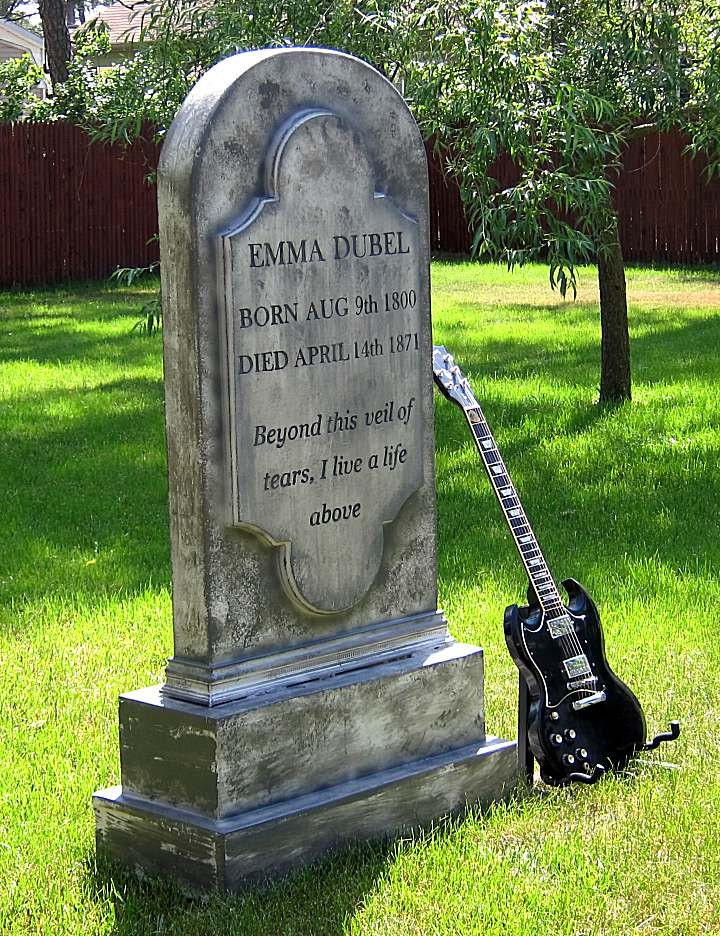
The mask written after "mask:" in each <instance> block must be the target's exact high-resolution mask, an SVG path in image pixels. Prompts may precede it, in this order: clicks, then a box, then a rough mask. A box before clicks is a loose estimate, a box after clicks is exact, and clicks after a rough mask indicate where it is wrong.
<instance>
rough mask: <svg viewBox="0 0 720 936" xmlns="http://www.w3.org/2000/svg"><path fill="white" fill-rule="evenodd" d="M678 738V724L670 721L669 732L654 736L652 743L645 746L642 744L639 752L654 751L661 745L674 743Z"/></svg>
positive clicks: (649, 742)
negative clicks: (669, 742)
mask: <svg viewBox="0 0 720 936" xmlns="http://www.w3.org/2000/svg"><path fill="white" fill-rule="evenodd" d="M679 737H680V722H679V721H671V722H670V731H661V732H660V734H656V735H655V737H654V738H653V739H652V741H648V742H647V744H643V746H642V747H641V748H640V750H641V751H654V750H655V748H656V747H659V746H660V745H661V744H665V743H666V742H668V741H676V740H677V739H678V738H679Z"/></svg>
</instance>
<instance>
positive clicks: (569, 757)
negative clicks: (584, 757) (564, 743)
mask: <svg viewBox="0 0 720 936" xmlns="http://www.w3.org/2000/svg"><path fill="white" fill-rule="evenodd" d="M562 762H563V764H566V765H567V766H568V767H572V765H573V764H574V763H575V757H574V755H573V754H563V757H562Z"/></svg>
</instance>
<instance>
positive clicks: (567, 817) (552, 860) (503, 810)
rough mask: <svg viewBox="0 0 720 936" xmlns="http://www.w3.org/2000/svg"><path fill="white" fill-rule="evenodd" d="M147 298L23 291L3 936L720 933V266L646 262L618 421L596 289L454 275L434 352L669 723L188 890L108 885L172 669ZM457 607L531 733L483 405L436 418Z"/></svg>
mask: <svg viewBox="0 0 720 936" xmlns="http://www.w3.org/2000/svg"><path fill="white" fill-rule="evenodd" d="M151 288H152V286H149V287H138V286H135V287H134V288H133V289H121V288H117V287H112V288H111V287H108V286H104V285H89V286H82V287H77V288H72V289H67V290H47V291H37V292H34V293H4V294H0V439H1V440H2V441H1V443H0V504H1V505H2V508H1V513H0V517H2V522H1V523H0V931H2V932H3V933H12V934H30V933H39V934H43V936H44V934H59V933H63V934H72V936H79V934H100V933H114V934H122V936H140V934H160V933H163V934H183V936H184V934H198V936H200V934H208V936H220V934H231V933H232V934H243V936H245V934H247V936H255V934H264V936H275V934H306V933H307V934H328V936H329V934H340V933H347V934H373V936H375V934H382V936H385V934H398V936H400V934H403V936H405V934H412V936H415V934H417V936H428V934H458V936H459V934H462V936H464V934H517V936H526V934H527V936H571V934H573V936H581V934H582V936H600V934H603V936H606V934H608V936H609V934H618V936H620V934H622V936H625V934H635V933H637V934H641V936H644V934H660V933H662V934H670V933H672V934H678V936H693V934H700V933H703V934H704V933H714V932H720V910H719V909H718V905H719V904H720V813H719V807H720V740H719V739H720V623H718V622H719V621H720V611H719V609H720V576H719V573H718V570H720V535H719V534H720V523H719V522H718V508H719V506H720V469H719V467H718V461H719V460H720V395H719V393H718V388H719V386H720V316H718V309H719V307H720V274H715V273H707V272H696V273H693V272H688V271H663V272H657V271H656V272H653V271H648V270H631V271H629V275H628V291H629V298H630V306H631V308H630V315H631V328H632V352H633V372H634V400H633V403H632V404H630V405H626V406H622V407H619V408H604V407H601V406H599V405H598V404H597V403H596V401H595V398H596V396H597V390H596V388H597V383H598V367H599V324H598V314H597V304H596V303H597V297H596V286H595V280H594V275H593V271H592V270H590V269H588V270H582V271H581V273H580V283H579V292H578V299H577V301H576V302H567V303H563V302H561V301H560V300H559V298H558V297H557V295H556V294H554V293H552V292H551V291H550V290H549V288H548V286H547V274H546V271H545V270H543V269H542V268H540V267H532V268H528V269H526V270H523V271H520V272H517V273H515V274H513V275H511V274H507V273H506V272H504V270H501V269H498V268H495V267H481V268H478V267H472V266H470V265H462V264H452V263H443V264H440V263H439V264H435V265H434V267H433V298H434V322H435V337H436V340H437V341H438V342H441V343H444V344H446V345H447V346H448V347H449V348H450V349H451V350H452V351H453V352H454V353H455V355H456V357H457V359H458V361H459V362H460V363H461V365H462V366H463V367H464V369H465V370H466V372H467V373H468V375H469V376H470V377H471V378H472V380H473V383H474V386H475V388H476V392H477V396H478V399H479V400H480V402H481V403H482V405H483V407H484V409H485V412H486V415H487V418H488V421H489V422H490V425H491V426H492V427H493V429H494V431H495V433H496V436H497V439H498V443H499V445H500V448H501V451H502V452H503V454H504V456H505V460H506V462H507V464H508V466H509V468H510V470H511V472H512V474H513V477H514V480H515V483H516V486H517V487H518V489H519V490H520V491H521V492H522V494H523V499H524V502H525V506H526V508H527V511H528V513H529V515H530V517H531V519H532V520H533V521H534V525H535V528H536V532H537V534H538V537H539V539H540V542H541V544H542V545H543V547H544V550H545V553H546V555H547V558H548V560H549V561H550V563H551V565H552V567H553V568H554V569H555V571H556V573H557V574H558V576H559V577H560V578H564V577H565V576H567V575H572V576H573V577H575V578H578V579H579V580H580V581H582V582H583V583H584V584H585V585H586V586H587V588H588V589H589V591H590V592H591V594H592V595H593V596H594V597H595V599H596V601H597V602H598V604H599V606H600V611H601V614H602V618H603V623H604V629H605V637H606V644H607V651H608V657H609V659H610V662H611V664H612V665H613V667H614V668H615V670H616V671H617V672H618V674H619V675H620V676H621V677H622V678H624V679H625V680H626V681H627V682H628V683H629V684H630V685H631V686H632V687H633V688H634V689H635V691H636V692H637V694H638V696H639V698H640V700H641V701H642V703H643V706H644V708H645V711H646V715H647V717H648V722H649V730H650V732H651V733H652V732H654V731H655V730H660V729H663V728H665V727H666V724H667V722H668V720H669V719H671V718H676V717H677V718H680V719H681V721H682V724H683V733H682V736H681V738H680V740H679V741H678V742H677V743H676V744H674V745H672V746H668V747H662V748H660V749H659V750H658V751H657V752H654V753H652V754H649V755H646V756H645V757H643V758H642V759H640V760H637V761H636V762H634V764H633V765H632V768H631V769H630V770H629V771H628V772H627V773H626V774H625V775H623V776H614V777H609V778H607V779H605V780H603V781H602V782H601V783H600V784H599V785H597V786H594V787H590V788H586V787H581V786H573V787H572V788H569V789H563V790H545V789H540V788H537V789H535V790H533V791H526V792H525V793H523V794H522V795H519V796H518V797H517V798H516V799H515V800H514V801H512V802H510V803H507V804H503V805H500V806H497V807H496V808H494V809H493V810H491V811H490V812H489V813H486V814H484V815H481V814H473V815H470V816H469V817H467V818H466V819H464V820H463V821H461V822H460V821H453V822H449V821H446V822H440V823H439V824H438V825H437V826H436V827H435V828H434V829H433V830H430V831H428V832H426V833H424V834H422V835H418V836H417V837H416V838H415V839H412V840H403V841H400V842H396V843H393V844H389V845H381V844H377V845H371V846H365V847H359V848H356V849H354V850H352V851H349V852H345V853H342V854H340V855H337V856H334V857H331V858H329V859H327V860H325V861H324V862H322V863H320V864H319V865H318V866H316V867H314V868H310V869H307V870H305V871H303V872H301V873H299V874H296V875H295V876H293V877H292V878H290V879H288V880H286V881H284V882H281V883H280V884H276V885H274V886H273V887H270V888H268V889H266V890H264V891H256V892H254V893H252V894H250V895H247V896H245V897H240V898H223V897H220V896H218V895H210V896H208V897H206V898H203V899H195V900H193V899H188V898H186V897H184V896H182V895H181V894H179V893H178V892H177V891H175V890H174V889H173V888H172V887H171V886H170V885H168V884H163V883H158V882H153V881H144V882H142V883H141V882H138V881H137V880H136V879H135V878H134V877H132V876H130V875H128V874H124V873H122V872H118V871H113V872H112V873H110V871H109V869H106V868H100V869H98V868H97V867H96V864H95V857H94V825H93V816H92V811H91V806H90V798H91V795H92V793H93V791H94V790H95V789H97V788H100V787H106V786H110V785H112V784H114V783H117V782H118V779H119V767H118V743H117V696H118V695H119V693H121V692H123V691H126V690H130V689H135V688H138V687H141V686H145V685H149V684H151V683H153V682H157V681H159V680H160V679H161V678H162V672H163V667H164V664H165V660H166V658H167V657H168V656H169V655H170V654H171V653H172V628H171V618H170V613H171V612H170V571H169V547H168V530H167V524H168V520H167V481H166V467H165V448H164V426H163V397H162V379H161V339H160V338H158V337H153V338H143V337H138V336H137V335H136V334H131V333H130V329H131V326H132V324H133V323H134V321H135V320H136V318H137V317H138V311H137V310H138V308H139V306H140V305H141V304H142V302H143V301H144V300H145V299H146V298H147V291H148V290H149V289H151ZM437 452H438V458H437V471H438V502H439V535H440V570H439V571H440V593H441V606H442V607H443V608H444V609H445V611H446V613H447V616H448V618H449V620H450V622H451V628H452V631H453V633H454V635H455V636H456V637H458V638H459V639H461V640H468V641H473V642H477V643H480V644H482V645H483V646H484V647H485V650H486V681H487V688H486V691H487V707H488V730H489V731H490V732H491V733H493V734H499V735H502V736H505V737H513V736H514V733H515V719H516V671H515V668H514V665H513V663H512V661H511V660H510V658H509V656H508V654H507V651H506V650H505V647H504V641H503V636H502V613H503V609H504V607H505V605H506V604H508V603H510V602H512V601H516V600H519V599H521V598H522V595H523V592H524V581H523V575H522V572H521V569H520V566H519V562H518V560H517V558H516V556H515V553H514V547H513V546H512V543H511V540H510V537H509V534H508V533H507V531H506V529H505V528H504V525H503V521H502V518H501V514H500V511H499V509H498V507H497V505H496V503H495V502H494V498H493V495H492V493H491V490H490V487H489V484H488V482H487V480H486V478H485V477H484V474H483V472H482V470H481V467H480V465H479V462H478V459H477V456H476V454H475V451H474V449H473V447H472V445H471V441H470V439H469V436H468V432H467V430H466V427H465V423H464V420H463V419H462V416H461V414H460V412H459V411H458V410H457V409H456V408H455V407H452V406H450V404H448V403H447V402H446V401H444V400H440V399H438V401H437Z"/></svg>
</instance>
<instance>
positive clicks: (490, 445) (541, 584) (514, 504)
mask: <svg viewBox="0 0 720 936" xmlns="http://www.w3.org/2000/svg"><path fill="white" fill-rule="evenodd" d="M463 412H464V413H465V416H466V418H467V421H468V423H469V424H470V429H471V430H472V434H473V437H474V439H475V444H476V445H477V447H478V451H479V452H480V457H481V458H482V460H483V464H484V465H485V469H486V471H487V473H488V477H489V478H490V483H491V484H492V487H493V490H494V491H495V495H496V496H497V499H498V501H499V503H500V507H501V508H502V512H503V514H504V516H505V519H506V520H507V525H508V527H509V528H510V532H511V533H512V537H513V539H514V540H515V545H516V546H517V549H518V552H519V553H520V558H521V560H522V563H523V565H524V566H525V570H526V571H527V574H528V578H529V579H530V582H531V584H532V587H533V589H534V591H535V594H536V595H537V599H538V601H539V602H540V606H541V607H542V608H543V610H544V611H545V612H546V613H548V614H549V615H550V616H551V617H552V616H553V615H554V614H556V613H561V612H564V608H563V603H562V598H561V595H560V592H559V591H558V588H557V585H556V584H555V580H554V579H553V577H552V574H551V573H550V569H549V568H548V565H547V562H546V561H545V557H544V556H543V554H542V551H541V549H540V546H539V545H538V541H537V539H536V538H535V534H534V533H533V531H532V527H531V526H530V523H529V521H528V518H527V515H526V513H525V510H524V508H523V505H522V504H521V503H520V498H519V497H518V494H517V491H516V490H515V487H514V485H513V483H512V481H511V480H510V475H509V474H508V470H507V468H506V467H505V462H504V461H503V460H502V457H501V455H500V452H499V451H498V447H497V444H496V443H495V439H494V438H493V435H492V432H491V431H490V427H489V426H488V424H487V421H486V420H485V417H484V416H483V413H482V410H481V409H480V407H479V406H474V407H468V408H466V407H463Z"/></svg>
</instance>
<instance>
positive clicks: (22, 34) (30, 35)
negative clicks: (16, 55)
mask: <svg viewBox="0 0 720 936" xmlns="http://www.w3.org/2000/svg"><path fill="white" fill-rule="evenodd" d="M0 38H2V39H3V40H4V41H5V42H7V43H8V44H10V45H16V46H19V47H20V48H22V49H25V50H27V51H28V52H29V51H30V49H39V50H42V47H43V39H42V36H38V34H37V33H34V32H31V31H30V30H29V29H25V27H24V26H19V25H18V24H17V23H11V22H10V20H6V19H0Z"/></svg>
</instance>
